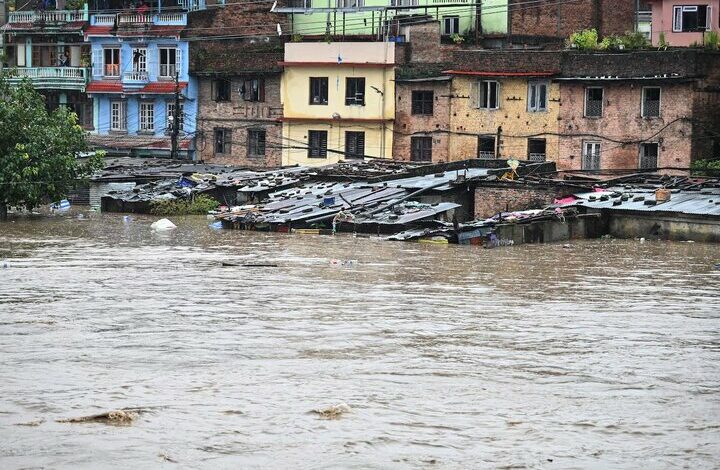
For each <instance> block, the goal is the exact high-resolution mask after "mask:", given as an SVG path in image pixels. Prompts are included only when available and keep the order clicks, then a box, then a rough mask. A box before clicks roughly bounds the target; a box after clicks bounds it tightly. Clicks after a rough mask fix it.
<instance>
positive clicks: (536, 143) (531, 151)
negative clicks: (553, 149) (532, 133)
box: [528, 139, 547, 162]
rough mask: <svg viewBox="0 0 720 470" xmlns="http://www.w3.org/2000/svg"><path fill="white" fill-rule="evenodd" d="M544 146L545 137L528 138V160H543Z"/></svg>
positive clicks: (545, 145)
mask: <svg viewBox="0 0 720 470" xmlns="http://www.w3.org/2000/svg"><path fill="white" fill-rule="evenodd" d="M546 147H547V144H546V142H545V139H528V160H530V161H531V162H544V161H545V149H546Z"/></svg>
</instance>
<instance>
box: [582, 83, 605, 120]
mask: <svg viewBox="0 0 720 470" xmlns="http://www.w3.org/2000/svg"><path fill="white" fill-rule="evenodd" d="M602 114H603V89H602V88H586V89H585V117H602Z"/></svg>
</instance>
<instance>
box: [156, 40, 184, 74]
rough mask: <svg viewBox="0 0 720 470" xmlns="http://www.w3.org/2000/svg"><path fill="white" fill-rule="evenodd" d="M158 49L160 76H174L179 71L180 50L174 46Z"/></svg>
mask: <svg viewBox="0 0 720 470" xmlns="http://www.w3.org/2000/svg"><path fill="white" fill-rule="evenodd" d="M158 50H159V51H160V77H161V78H175V73H176V72H179V71H178V64H179V63H180V61H179V60H178V59H179V55H180V50H179V49H175V48H174V47H160V48H158Z"/></svg>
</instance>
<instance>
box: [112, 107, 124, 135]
mask: <svg viewBox="0 0 720 470" xmlns="http://www.w3.org/2000/svg"><path fill="white" fill-rule="evenodd" d="M110 130H111V131H127V108H126V106H125V102H124V101H113V102H111V103H110Z"/></svg>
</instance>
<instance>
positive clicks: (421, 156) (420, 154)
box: [410, 137, 432, 162]
mask: <svg viewBox="0 0 720 470" xmlns="http://www.w3.org/2000/svg"><path fill="white" fill-rule="evenodd" d="M410 161H413V162H430V161H432V137H411V138H410Z"/></svg>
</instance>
